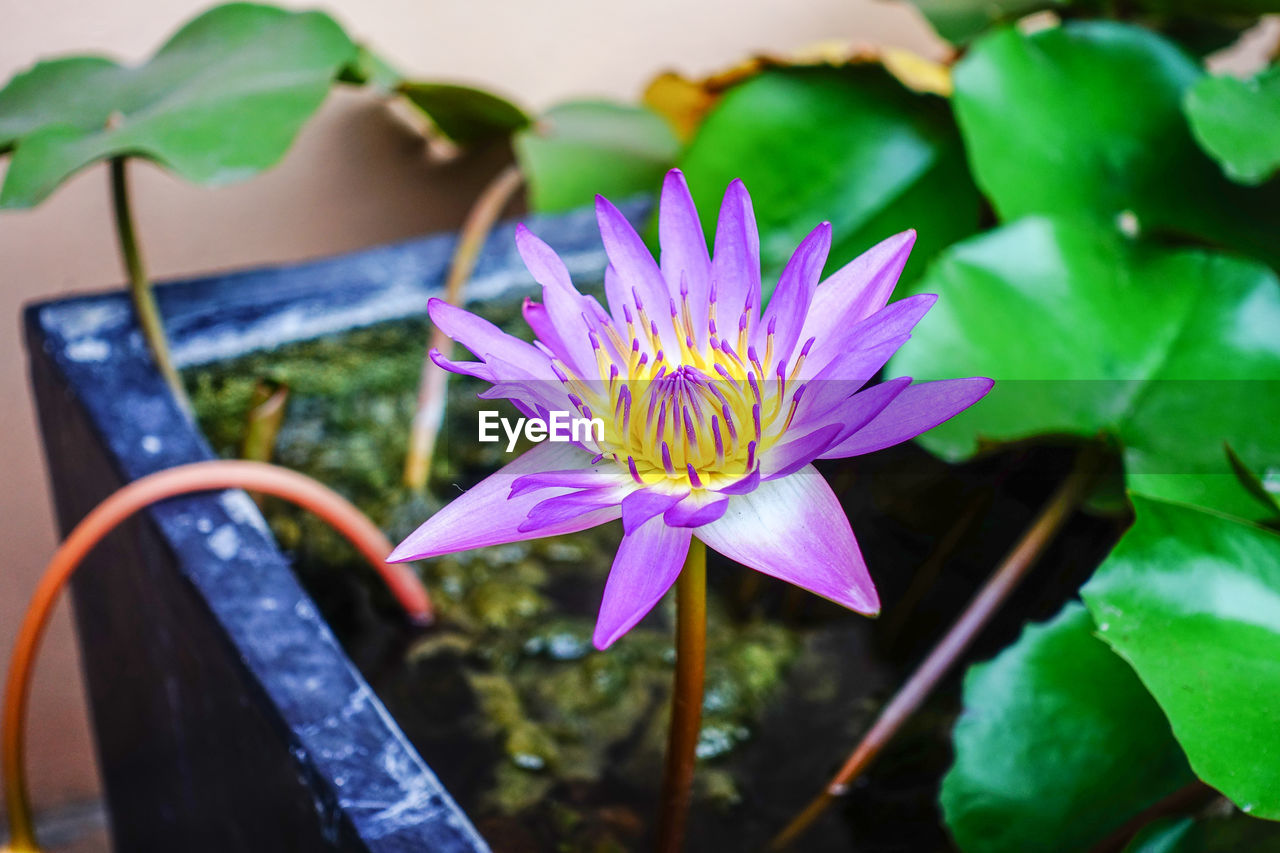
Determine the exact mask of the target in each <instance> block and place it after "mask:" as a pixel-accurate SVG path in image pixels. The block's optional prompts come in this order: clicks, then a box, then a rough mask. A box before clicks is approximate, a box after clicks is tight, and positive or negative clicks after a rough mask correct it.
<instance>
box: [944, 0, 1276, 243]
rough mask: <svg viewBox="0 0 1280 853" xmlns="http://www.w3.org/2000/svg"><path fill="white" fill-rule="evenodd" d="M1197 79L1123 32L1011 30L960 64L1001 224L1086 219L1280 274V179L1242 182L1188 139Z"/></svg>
mask: <svg viewBox="0 0 1280 853" xmlns="http://www.w3.org/2000/svg"><path fill="white" fill-rule="evenodd" d="M1203 74H1204V72H1203V71H1202V70H1201V69H1200V66H1199V64H1198V63H1197V62H1196V61H1195V60H1194V59H1193V58H1192V57H1191V56H1189V55H1188V54H1186V53H1184V52H1183V51H1182V50H1181V49H1179V48H1178V47H1177V46H1176V45H1174V44H1173V43H1172V42H1169V41H1167V40H1166V39H1164V38H1162V37H1160V36H1159V35H1157V34H1155V33H1153V32H1150V31H1148V30H1144V29H1141V28H1138V27H1133V26H1128V25H1125V24H1119V23H1115V22H1111V21H1079V22H1071V23H1068V24H1064V25H1063V26H1061V27H1054V28H1050V29H1047V30H1041V31H1038V32H1035V33H1031V34H1024V33H1021V32H1019V31H1017V30H1014V29H1008V28H1003V29H1000V30H997V31H996V32H993V33H992V34H990V35H988V36H985V37H983V38H981V39H979V40H978V41H977V42H975V43H974V45H973V47H972V48H971V50H970V51H969V52H968V53H967V54H966V56H965V57H964V59H962V60H961V61H960V62H959V63H957V65H956V68H955V73H954V80H955V95H954V97H953V101H954V103H955V110H956V118H957V120H958V122H959V125H960V130H961V132H962V134H963V136H964V139H965V146H966V149H967V150H968V153H969V162H970V165H971V166H972V168H973V174H974V177H975V179H976V180H977V182H978V186H979V187H981V188H982V190H983V191H984V192H985V193H986V194H987V197H988V198H989V199H990V200H991V203H992V204H993V205H994V206H995V209H996V211H997V213H998V214H999V215H1000V217H1001V219H1003V220H1012V219H1017V218H1019V217H1022V216H1027V215H1030V214H1051V215H1063V216H1079V215H1081V214H1086V215H1090V216H1092V217H1094V218H1096V219H1098V220H1100V221H1102V222H1105V223H1107V224H1108V225H1115V224H1116V223H1117V222H1118V221H1127V222H1128V223H1129V224H1130V227H1132V226H1135V225H1136V226H1137V227H1139V228H1140V229H1141V230H1143V231H1146V232H1168V233H1172V234H1175V235H1190V236H1193V237H1196V238H1199V239H1202V240H1207V241H1209V242H1212V243H1216V244H1220V245H1222V246H1227V247H1231V248H1235V249H1239V250H1241V251H1244V252H1246V253H1249V254H1252V255H1254V256H1255V257H1258V258H1260V259H1262V260H1265V261H1267V262H1268V263H1270V264H1271V265H1272V266H1277V265H1280V241H1277V240H1276V239H1275V235H1276V233H1277V231H1278V230H1280V182H1277V184H1275V185H1268V186H1266V187H1259V188H1256V189H1248V188H1245V187H1242V186H1239V185H1237V184H1234V183H1232V182H1231V181H1228V180H1227V179H1226V178H1225V177H1224V176H1223V175H1222V172H1221V170H1220V169H1219V168H1218V166H1217V165H1216V164H1215V163H1214V162H1213V161H1211V160H1210V159H1209V158H1208V157H1206V156H1205V155H1204V153H1203V152H1202V151H1201V150H1200V148H1199V146H1197V145H1196V143H1195V141H1194V140H1193V139H1192V138H1191V134H1190V131H1189V129H1188V127H1187V122H1186V119H1185V117H1184V115H1183V112H1182V101H1183V98H1184V96H1185V94H1186V92H1187V90H1188V89H1190V88H1191V87H1192V86H1193V85H1194V84H1196V82H1197V81H1198V80H1199V79H1200V78H1201V77H1202V76H1203Z"/></svg>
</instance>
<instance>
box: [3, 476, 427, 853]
mask: <svg viewBox="0 0 1280 853" xmlns="http://www.w3.org/2000/svg"><path fill="white" fill-rule="evenodd" d="M233 488H241V489H248V490H250V491H255V492H264V493H266V494H269V495H273V496H275V497H278V498H283V499H285V500H287V501H290V502H292V503H295V504H297V505H299V506H301V507H304V508H306V509H309V510H310V511H311V512H313V513H315V514H316V515H317V516H319V517H320V518H321V519H323V520H324V521H327V522H328V523H329V524H331V525H332V526H333V527H334V529H335V530H337V531H338V532H339V533H341V534H342V535H343V536H344V537H346V539H347V540H348V541H349V542H350V543H351V544H352V545H354V546H355V547H356V550H358V551H359V552H360V555H361V556H362V557H364V559H366V560H368V561H369V563H370V564H371V565H372V566H373V567H374V569H375V570H376V571H377V572H378V573H379V574H380V575H381V576H382V579H383V581H385V582H386V584H387V586H388V587H389V588H390V589H391V592H392V593H393V594H394V595H395V597H396V599H397V600H398V601H399V602H400V605H401V606H402V607H403V608H404V609H405V611H406V612H407V613H408V614H409V617H410V618H411V619H413V620H414V621H415V622H417V623H420V624H426V623H429V622H430V621H431V618H432V613H431V600H430V598H428V596H427V591H426V589H424V588H423V586H422V583H421V581H420V580H419V579H418V577H417V575H415V574H414V573H413V571H412V570H411V569H410V568H409V567H408V566H405V565H402V564H395V563H387V562H386V557H387V555H388V554H389V553H391V543H390V542H389V541H387V538H386V536H384V535H383V534H382V531H381V530H379V529H378V528H377V527H376V526H375V525H374V523H373V522H372V521H370V520H369V518H368V517H367V516H365V515H364V514H363V513H361V512H360V510H358V509H356V508H355V506H353V505H352V504H351V502H350V501H348V500H347V499H346V498H344V497H342V496H341V495H339V494H338V493H337V492H335V491H333V490H332V489H330V488H329V487H328V486H325V485H324V484H322V483H320V482H318V481H316V480H313V479H312V478H310V477H308V476H306V475H305V474H299V473H298V472H297V471H291V470H289V469H287V468H281V467H279V466H277V465H268V464H266V463H263V462H247V461H242V460H213V461H209V462H193V463H191V464H189V465H179V466H177V467H175V468H169V469H167V470H164V471H157V472H156V473H154V474H150V475H148V476H146V477H143V478H141V479H139V480H135V481H134V482H132V483H130V484H128V485H127V486H125V487H123V488H121V489H120V490H119V491H117V492H115V493H113V494H112V495H111V496H110V497H108V498H107V499H106V500H104V501H103V502H102V503H100V504H98V505H97V506H96V507H94V509H93V511H92V512H90V513H89V514H88V515H87V516H85V518H84V519H83V520H82V521H81V522H80V523H79V524H77V525H76V526H75V529H74V530H72V531H71V535H70V536H68V537H67V538H66V540H65V541H64V542H63V543H62V544H61V545H60V546H59V547H58V550H57V551H56V552H55V553H54V555H53V559H51V560H50V561H49V564H48V566H47V567H46V568H45V571H44V574H43V575H42V576H41V578H40V583H39V584H38V585H37V586H36V591H35V593H34V594H33V595H32V597H31V604H30V605H29V606H28V607H27V613H26V616H25V617H24V618H23V620H22V626H21V628H20V629H19V631H18V638H17V640H16V642H15V643H14V647H13V656H12V658H11V659H10V662H9V675H8V680H7V681H6V683H5V693H4V717H3V727H2V728H3V732H2V733H0V737H2V739H0V775H2V776H3V779H4V784H5V806H6V809H7V811H8V815H9V830H10V839H9V848H7V849H8V850H11V851H13V853H28V851H37V850H39V847H38V845H37V843H36V837H35V828H34V825H33V822H32V819H31V804H30V800H29V798H28V796H27V788H26V777H25V774H24V772H23V764H24V761H23V758H24V756H23V746H24V745H23V733H24V730H25V728H26V716H27V699H28V696H29V694H30V688H31V673H32V670H33V668H34V666H35V659H36V653H37V652H38V651H39V647H40V640H41V637H42V636H43V634H44V629H45V627H46V626H47V625H48V623H49V618H50V616H51V615H52V614H53V606H54V604H55V603H56V602H57V600H58V594H59V593H60V592H62V588H63V587H64V586H66V583H67V581H68V580H69V579H70V577H71V575H72V573H73V572H74V571H75V570H76V568H77V567H78V566H79V565H80V563H81V562H82V561H83V560H84V558H85V556H86V555H88V553H89V552H90V551H91V550H92V549H93V547H94V546H95V545H97V544H98V542H100V541H102V539H103V537H105V536H106V535H107V534H108V533H110V532H111V531H112V530H114V529H115V528H116V527H118V526H119V525H120V524H121V523H122V522H124V521H125V520H126V519H127V518H129V517H130V516H131V515H133V514H134V513H135V512H137V511H138V510H141V509H143V508H145V507H147V506H149V505H150V504H153V503H156V502H157V501H162V500H165V499H166V498H172V497H176V496H178V495H185V494H190V493H192V492H205V491H212V490H217V489H233Z"/></svg>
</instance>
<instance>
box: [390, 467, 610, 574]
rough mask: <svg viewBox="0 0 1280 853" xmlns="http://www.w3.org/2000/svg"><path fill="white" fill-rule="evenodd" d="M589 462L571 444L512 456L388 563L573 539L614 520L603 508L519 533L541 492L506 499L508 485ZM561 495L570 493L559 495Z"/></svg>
mask: <svg viewBox="0 0 1280 853" xmlns="http://www.w3.org/2000/svg"><path fill="white" fill-rule="evenodd" d="M589 464H590V457H589V456H588V455H587V454H585V453H583V451H582V450H580V449H579V448H577V447H575V446H573V445H571V444H563V443H554V442H545V443H543V444H539V445H537V446H536V447H534V448H533V449H532V450H530V451H528V452H527V453H524V454H522V455H520V456H518V457H517V458H516V459H515V460H514V461H512V462H510V463H509V464H507V466H506V467H504V468H502V469H501V470H499V471H497V472H496V473H494V474H491V475H490V476H488V477H487V478H485V479H484V480H482V481H480V483H478V484H477V485H475V486H474V487H472V488H471V489H470V490H468V491H467V492H465V493H463V494H462V495H460V496H458V497H457V498H455V499H454V501H453V503H451V504H449V505H448V506H446V507H445V508H444V509H442V510H440V511H439V512H437V513H436V514H435V515H433V516H431V518H429V519H427V520H426V522H425V523H423V524H422V525H421V526H420V527H419V528H418V529H417V530H415V531H414V532H413V533H411V534H409V536H408V537H407V538H406V539H405V540H404V541H403V542H401V543H400V544H399V545H398V546H396V548H395V550H394V551H392V552H391V556H390V557H388V558H387V560H388V562H392V563H398V562H403V561H405V560H421V559H425V558H427V557H435V556H439V555H440V554H449V553H452V552H454V551H466V550H468V549H471V548H482V547H484V546H486V545H499V544H502V543H504V542H520V541H523V540H525V539H535V538H537V537H540V536H554V535H557V534H560V533H574V532H576V531H579V530H586V529H587V528H588V527H595V526H596V525H597V524H603V523H604V522H606V521H612V520H613V519H615V518H617V517H618V516H619V515H620V513H621V511H620V510H619V509H618V507H616V506H614V507H607V508H604V509H600V510H597V511H594V512H589V513H586V514H585V515H579V516H577V517H576V518H573V519H569V520H567V521H565V522H562V523H560V524H557V525H553V526H551V527H548V528H545V529H540V530H537V531H522V530H520V525H521V524H523V523H524V521H525V519H526V518H527V517H528V515H529V511H530V510H531V509H533V507H534V506H535V505H537V504H538V503H540V502H542V501H543V500H545V499H546V497H547V492H546V491H539V492H532V493H529V494H526V495H522V496H520V497H517V498H508V495H509V494H510V493H511V485H512V484H513V483H514V482H515V481H516V480H517V479H518V478H520V477H522V476H524V475H527V474H535V473H537V472H539V471H555V470H562V469H567V468H571V467H574V466H575V465H578V466H581V467H587V466H589ZM561 491H563V492H568V491H570V490H569V489H562V490H561Z"/></svg>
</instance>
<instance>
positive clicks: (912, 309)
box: [799, 293, 938, 381]
mask: <svg viewBox="0 0 1280 853" xmlns="http://www.w3.org/2000/svg"><path fill="white" fill-rule="evenodd" d="M937 301H938V297H937V296H936V295H934V294H932V293H921V294H919V295H917V296H908V297H907V298H906V299H899V300H898V301H897V302H895V303H893V304H892V305H888V306H886V307H884V308H881V309H880V310H879V311H877V312H875V313H874V314H872V315H871V316H870V317H866V318H864V319H862V320H859V321H858V322H856V323H851V324H850V325H849V326H847V327H844V328H840V329H833V330H832V331H831V334H830V335H829V336H828V337H827V338H826V339H825V340H821V341H816V342H815V343H814V346H813V349H812V350H810V353H809V357H808V358H807V359H806V360H805V363H804V365H803V366H802V367H801V368H800V373H799V378H800V380H801V381H804V380H805V379H808V378H809V377H811V376H815V375H817V374H818V373H820V372H822V371H823V369H824V368H825V367H826V366H827V365H828V364H830V363H832V362H834V361H836V360H838V359H839V358H840V357H841V356H842V355H844V354H845V353H848V352H851V351H854V350H865V349H869V348H871V347H873V346H876V345H878V344H879V343H880V342H881V341H887V340H894V339H898V340H905V339H906V336H907V335H909V334H910V333H911V330H912V329H914V328H915V326H916V324H917V323H919V322H920V318H922V317H923V316H924V315H925V314H927V313H928V312H929V309H930V308H932V307H933V305H934V303H935V302H937Z"/></svg>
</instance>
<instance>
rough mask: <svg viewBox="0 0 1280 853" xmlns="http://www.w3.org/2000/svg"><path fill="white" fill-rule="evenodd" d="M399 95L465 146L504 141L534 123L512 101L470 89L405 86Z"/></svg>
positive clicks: (426, 84) (446, 86) (445, 84)
mask: <svg viewBox="0 0 1280 853" xmlns="http://www.w3.org/2000/svg"><path fill="white" fill-rule="evenodd" d="M399 91H400V93H401V94H403V95H404V96H405V98H407V99H408V101H409V103H411V104H413V105H414V106H415V107H417V108H418V109H420V110H422V111H423V112H424V113H426V115H427V117H428V118H429V119H431V122H432V123H433V124H434V125H435V126H436V128H437V129H438V130H439V131H440V132H441V133H442V134H444V135H445V136H446V137H447V138H449V139H450V140H452V141H453V142H456V143H457V144H459V145H462V146H469V145H476V144H478V143H481V142H488V141H490V140H494V139H503V138H505V137H508V136H510V135H511V134H513V133H515V132H516V131H517V130H520V129H521V128H524V127H527V126H528V124H529V121H530V119H529V116H527V115H525V112H524V110H522V109H520V108H519V107H517V106H516V105H515V104H513V103H511V102H510V101H508V100H506V99H504V98H500V97H498V96H497V95H494V94H492V93H490V92H486V91H484V90H482V89H473V88H471V87H470V86H457V85H453V84H450V83H423V82H405V83H401V84H400V86H399Z"/></svg>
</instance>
